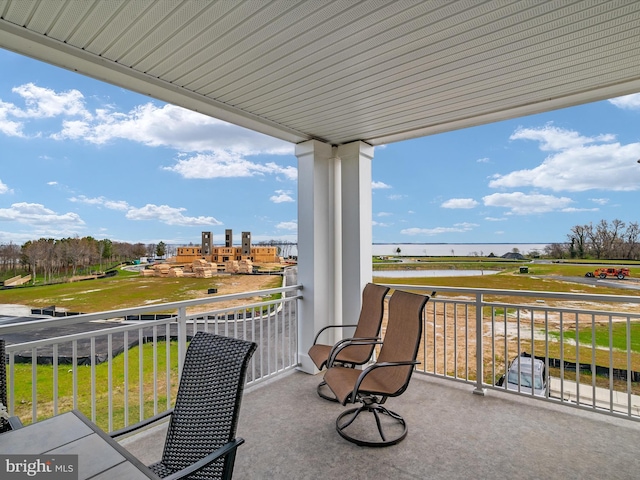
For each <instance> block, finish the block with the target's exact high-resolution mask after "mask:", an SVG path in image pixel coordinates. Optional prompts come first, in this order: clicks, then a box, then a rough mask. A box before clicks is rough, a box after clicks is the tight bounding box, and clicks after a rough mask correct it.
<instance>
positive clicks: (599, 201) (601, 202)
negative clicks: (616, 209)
mask: <svg viewBox="0 0 640 480" xmlns="http://www.w3.org/2000/svg"><path fill="white" fill-rule="evenodd" d="M589 200H591V201H592V202H593V203H597V204H598V205H606V204H607V203H609V199H608V198H590V199H589Z"/></svg>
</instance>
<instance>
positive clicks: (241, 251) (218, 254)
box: [172, 229, 282, 264]
mask: <svg viewBox="0 0 640 480" xmlns="http://www.w3.org/2000/svg"><path fill="white" fill-rule="evenodd" d="M172 260H173V261H174V262H175V263H191V262H193V261H194V260H206V261H208V262H211V263H217V264H226V263H227V262H232V261H243V260H250V261H251V262H253V263H281V262H282V258H281V257H279V256H278V248H277V247H252V246H251V232H242V244H241V245H240V246H239V247H234V246H233V232H232V231H231V230H230V229H227V230H225V234H224V247H222V246H219V247H216V246H214V245H213V234H212V233H211V232H202V243H201V245H200V246H199V247H196V246H189V247H178V249H177V253H176V256H175V259H172Z"/></svg>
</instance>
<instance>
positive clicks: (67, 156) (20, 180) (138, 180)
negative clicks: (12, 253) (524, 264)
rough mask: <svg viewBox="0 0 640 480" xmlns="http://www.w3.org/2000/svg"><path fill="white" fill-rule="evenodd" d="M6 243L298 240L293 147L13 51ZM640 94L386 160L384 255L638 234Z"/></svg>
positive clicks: (4, 148) (402, 150) (437, 141)
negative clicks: (228, 233) (610, 229)
mask: <svg viewBox="0 0 640 480" xmlns="http://www.w3.org/2000/svg"><path fill="white" fill-rule="evenodd" d="M0 63H1V64H2V66H3V68H2V71H3V73H2V74H1V75H0V243H8V242H13V243H17V244H22V243H24V242H25V241H27V240H33V239H38V238H41V237H52V238H63V237H69V236H75V235H78V236H80V237H83V236H93V237H95V238H97V239H102V238H109V239H111V240H114V241H126V242H132V243H133V242H143V243H157V242H159V241H164V242H165V243H171V244H188V243H189V242H193V243H199V241H200V232H202V231H212V232H213V235H214V243H215V244H216V245H219V244H222V243H223V241H224V230H225V229H227V228H231V229H233V230H234V232H236V238H237V239H238V240H239V238H240V236H239V235H240V232H242V231H247V230H248V231H251V232H252V236H253V240H254V242H255V241H259V240H271V239H283V240H292V241H295V239H296V232H297V204H296V198H297V159H296V157H295V156H294V155H293V151H294V147H293V145H292V144H289V143H287V142H283V141H280V140H277V139H274V138H271V137H268V136H265V135H261V134H258V133H255V132H252V131H249V130H245V129H242V128H240V127H236V126H233V125H230V124H227V123H225V122H222V121H219V120H216V119H212V118H210V117H206V116H203V115H200V114H197V113H194V112H191V111H188V110H185V109H182V108H179V107H175V106H172V105H167V104H164V103H162V102H159V101H156V100H154V99H150V98H149V97H145V96H143V95H139V94H136V93H132V92H128V91H126V90H124V89H122V88H119V87H114V86H112V85H108V84H105V83H102V82H98V81H96V80H93V79H90V78H87V77H83V76H81V75H78V74H75V73H73V72H69V71H66V70H63V69H60V68H57V67H53V66H50V65H48V64H45V63H42V62H38V61H35V60H31V59H29V58H26V57H23V56H20V55H16V54H13V53H10V52H7V51H4V50H0ZM639 125H640V94H638V95H629V96H626V97H621V98H618V99H614V100H611V101H602V102H597V103H593V104H588V105H582V106H577V107H573V108H569V109H564V110H557V111H554V112H549V113H545V114H539V115H533V116H528V117H523V118H519V119H515V120H510V121H505V122H500V123H494V124H490V125H484V126H480V127H475V128H470V129H465V130H458V131H454V132H450V133H446V134H440V135H434V136H429V137H424V138H420V139H416V140H411V141H405V142H399V143H394V144H389V145H385V146H382V147H376V149H375V158H374V160H373V167H372V169H373V175H372V176H373V184H372V186H373V212H372V214H373V220H374V224H373V240H374V242H376V243H385V242H386V243H395V242H399V243H409V242H413V243H440V242H450V243H548V242H562V241H565V239H566V235H567V234H568V233H569V230H570V228H571V227H572V226H574V225H577V224H581V225H582V224H587V223H589V222H593V223H594V224H595V223H597V222H599V221H600V220H601V219H604V220H607V221H611V220H613V219H619V220H622V221H623V222H626V223H630V222H637V221H638V220H639V219H638V216H639V215H638V213H637V212H638V204H639V200H640V195H639V192H638V190H639V189H640V164H638V163H637V160H638V159H640V128H639Z"/></svg>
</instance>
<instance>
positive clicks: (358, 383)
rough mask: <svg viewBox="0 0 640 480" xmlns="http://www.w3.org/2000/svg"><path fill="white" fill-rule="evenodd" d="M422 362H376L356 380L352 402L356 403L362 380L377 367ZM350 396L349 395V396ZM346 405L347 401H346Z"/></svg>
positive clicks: (418, 363)
mask: <svg viewBox="0 0 640 480" xmlns="http://www.w3.org/2000/svg"><path fill="white" fill-rule="evenodd" d="M420 363H421V362H418V361H417V360H404V361H399V362H382V363H374V364H373V365H371V366H369V367H367V368H365V369H364V370H363V371H362V373H361V374H360V376H358V380H356V384H355V385H354V387H353V392H351V395H350V397H351V403H356V398H357V393H358V390H360V384H361V383H362V381H363V380H364V378H365V377H366V376H367V375H368V374H369V373H371V372H372V371H373V370H376V369H377V368H385V367H401V366H403V365H413V366H415V365H420ZM347 398H349V397H347ZM345 405H346V402H345Z"/></svg>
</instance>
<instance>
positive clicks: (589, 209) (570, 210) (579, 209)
mask: <svg viewBox="0 0 640 480" xmlns="http://www.w3.org/2000/svg"><path fill="white" fill-rule="evenodd" d="M561 211H562V212H565V213H574V212H598V211H600V209H599V208H576V207H568V208H563V209H562V210H561Z"/></svg>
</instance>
